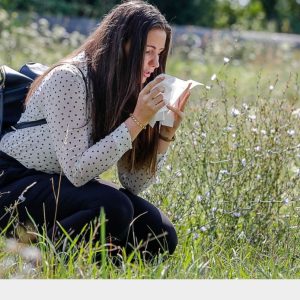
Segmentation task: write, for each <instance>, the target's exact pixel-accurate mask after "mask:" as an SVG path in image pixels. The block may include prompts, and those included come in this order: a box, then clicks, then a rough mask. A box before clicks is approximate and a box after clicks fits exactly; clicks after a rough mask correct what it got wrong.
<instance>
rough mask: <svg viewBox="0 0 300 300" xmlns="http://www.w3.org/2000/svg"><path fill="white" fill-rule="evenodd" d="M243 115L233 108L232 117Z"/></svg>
mask: <svg viewBox="0 0 300 300" xmlns="http://www.w3.org/2000/svg"><path fill="white" fill-rule="evenodd" d="M240 114H241V113H240V111H239V110H238V109H237V108H234V107H233V108H232V109H231V115H232V116H233V117H237V116H238V115H240Z"/></svg>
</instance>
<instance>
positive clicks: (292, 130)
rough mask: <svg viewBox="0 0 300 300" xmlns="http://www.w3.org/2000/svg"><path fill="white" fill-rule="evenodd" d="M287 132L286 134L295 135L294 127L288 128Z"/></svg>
mask: <svg viewBox="0 0 300 300" xmlns="http://www.w3.org/2000/svg"><path fill="white" fill-rule="evenodd" d="M287 134H288V135H289V136H293V135H295V130H294V129H289V130H288V131H287Z"/></svg>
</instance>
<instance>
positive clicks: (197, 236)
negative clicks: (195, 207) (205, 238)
mask: <svg viewBox="0 0 300 300" xmlns="http://www.w3.org/2000/svg"><path fill="white" fill-rule="evenodd" d="M198 238H199V233H197V232H196V233H194V235H193V239H194V240H196V239H198Z"/></svg>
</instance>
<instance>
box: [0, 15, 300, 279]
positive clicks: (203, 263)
mask: <svg viewBox="0 0 300 300" xmlns="http://www.w3.org/2000/svg"><path fill="white" fill-rule="evenodd" d="M0 20H1V22H0V26H1V30H0V34H1V41H2V42H1V44H0V46H1V47H2V48H1V51H0V62H1V63H2V62H5V63H10V62H11V65H12V66H14V67H19V65H20V64H21V63H24V62H27V61H29V60H34V61H41V62H47V63H49V64H50V63H55V62H56V61H57V60H58V59H60V58H62V57H63V56H64V55H65V54H67V53H69V52H71V51H72V50H73V49H74V48H76V47H77V46H78V45H79V44H80V41H81V38H83V37H81V36H80V35H79V36H77V35H76V38H74V36H73V35H65V34H61V33H60V32H61V30H62V29H61V28H60V27H56V28H54V29H53V30H50V29H49V27H48V25H47V23H46V22H45V21H42V23H40V24H34V25H32V24H31V23H30V22H29V21H28V24H27V25H25V23H24V22H22V28H20V26H17V24H19V23H20V19H19V18H18V16H17V15H16V14H7V12H5V11H2V10H0ZM29 28H30V30H29ZM77 37H80V38H77ZM73 39H74V40H73ZM186 41H188V43H185V42H186ZM198 43H199V40H198V39H197V37H195V36H193V35H186V36H184V37H183V38H182V43H178V44H177V45H175V46H174V49H173V51H172V55H171V56H170V59H169V62H168V67H167V73H170V74H172V75H175V76H178V77H179V78H182V79H189V78H192V79H195V80H198V81H201V82H203V83H204V86H203V87H201V88H199V87H198V88H195V90H193V92H192V97H191V99H190V102H189V103H188V105H187V109H186V114H185V119H184V121H183V124H182V127H181V129H180V131H179V132H178V135H177V139H176V141H175V142H174V143H173V145H172V146H171V148H170V150H169V156H168V160H167V163H166V165H165V166H164V168H163V169H162V171H161V174H160V179H159V180H158V181H157V182H156V183H155V184H154V185H153V186H152V187H150V188H149V189H148V190H147V191H145V192H143V194H142V196H143V197H145V198H146V199H148V200H149V201H151V202H152V203H154V204H156V205H157V206H159V207H160V209H162V211H164V212H165V213H167V215H168V217H169V218H170V219H171V220H172V222H173V223H174V225H175V227H176V229H177V232H178V240H179V244H178V248H177V250H176V251H175V253H174V255H173V256H172V257H170V258H169V259H168V260H166V259H165V257H164V256H163V255H162V256H159V257H157V258H156V259H155V260H154V261H152V262H146V263H144V262H143V261H142V258H141V256H140V255H139V254H138V253H133V254H132V255H129V256H126V255H125V254H124V253H123V255H121V257H120V258H119V259H120V261H119V264H118V265H116V264H115V263H114V262H113V261H112V258H111V257H110V255H109V250H110V248H109V247H110V245H108V244H106V243H105V242H106V241H105V239H104V238H103V230H104V229H103V227H100V229H99V226H101V224H102V222H101V218H100V224H99V223H97V222H95V224H93V225H94V226H92V227H91V229H90V230H83V232H82V234H86V235H88V236H90V237H92V236H93V234H94V233H95V232H97V230H98V231H99V230H100V232H102V239H100V241H99V243H97V244H96V245H95V244H92V243H91V242H87V243H77V242H78V237H77V238H76V239H73V240H72V239H71V238H70V237H69V236H68V235H67V233H66V234H65V236H66V240H65V243H64V244H63V245H64V247H63V248H62V249H61V250H57V249H55V247H54V244H53V243H52V242H51V241H49V239H48V238H47V237H46V235H45V234H37V235H36V237H37V240H36V241H35V242H33V243H30V239H29V238H27V237H26V236H27V234H28V233H27V232H26V231H25V233H26V234H25V233H24V229H23V230H21V229H20V228H18V227H17V228H16V233H17V237H18V239H19V240H18V241H17V240H12V239H6V238H5V237H4V234H2V235H0V278H40V279H45V278H78V279H79V278H87V279H89V278H118V279H120V278H132V279H141V278H149V279H152V278H155V279H164V278H170V279H171V278H178V279H180V278H189V279H207V278H214V279H216V278H230V279H231V278H243V279H250V278H252V279H254V278H255V279H259V278H261V279H266V278H272V279H275V278H299V276H300V273H299V270H300V268H299V250H300V249H299V244H300V243H299V242H300V241H299V227H300V221H299V220H300V219H299V201H300V195H299V184H300V160H299V159H300V148H299V147H300V132H299V128H300V102H299V97H300V82H299V75H298V72H299V62H300V59H299V52H297V51H295V50H293V49H292V48H291V47H289V45H279V46H278V47H275V46H272V47H266V46H265V45H259V44H253V43H245V42H243V41H240V40H239V39H238V40H236V39H235V38H222V37H220V36H215V37H214V38H213V40H212V41H211V43H207V44H206V46H205V47H203V48H200V47H198V46H199V45H198ZM197 45H198V46H197ZM8 53H12V54H11V55H9V54H8ZM224 58H226V59H224ZM9 59H11V61H8V60H9ZM214 74H215V75H214ZM107 176H108V177H109V179H112V180H114V181H115V182H117V177H116V174H115V172H114V170H112V171H111V173H110V174H107ZM0 197H1V195H0ZM102 220H103V219H102ZM30 231H31V234H30V235H32V234H33V232H35V229H34V227H33V228H31V229H30ZM62 241H64V240H62ZM99 255H100V257H101V258H102V260H101V264H99V263H96V262H95V258H96V257H97V256H98V257H99Z"/></svg>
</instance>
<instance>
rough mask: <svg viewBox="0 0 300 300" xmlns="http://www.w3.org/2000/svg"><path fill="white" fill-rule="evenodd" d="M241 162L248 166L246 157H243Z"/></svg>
mask: <svg viewBox="0 0 300 300" xmlns="http://www.w3.org/2000/svg"><path fill="white" fill-rule="evenodd" d="M241 164H242V166H243V167H246V164H247V161H246V159H245V158H243V159H242V160H241Z"/></svg>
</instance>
